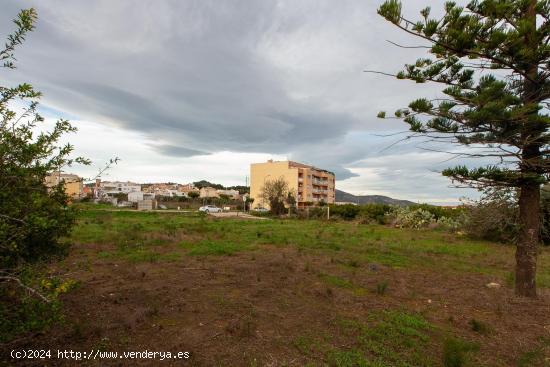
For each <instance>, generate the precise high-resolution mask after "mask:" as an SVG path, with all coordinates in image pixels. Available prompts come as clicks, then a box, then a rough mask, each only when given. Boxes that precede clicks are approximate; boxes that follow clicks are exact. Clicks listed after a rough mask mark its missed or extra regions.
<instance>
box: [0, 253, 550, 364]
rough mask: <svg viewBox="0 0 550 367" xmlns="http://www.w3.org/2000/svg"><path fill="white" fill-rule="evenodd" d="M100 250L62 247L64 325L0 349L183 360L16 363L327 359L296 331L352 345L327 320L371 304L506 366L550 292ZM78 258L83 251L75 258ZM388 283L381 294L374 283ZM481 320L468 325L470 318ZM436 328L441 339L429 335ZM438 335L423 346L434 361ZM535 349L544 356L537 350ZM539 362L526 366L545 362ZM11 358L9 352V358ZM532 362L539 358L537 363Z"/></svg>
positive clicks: (453, 278)
mask: <svg viewBox="0 0 550 367" xmlns="http://www.w3.org/2000/svg"><path fill="white" fill-rule="evenodd" d="M104 247H105V246H99V245H97V246H90V245H87V246H86V248H83V249H78V250H75V251H73V252H72V254H71V255H70V256H69V258H68V259H66V260H65V261H64V262H63V265H61V264H58V265H54V266H53V267H54V268H55V267H61V266H63V267H64V268H63V269H61V268H59V269H56V270H58V271H60V272H68V273H70V275H71V278H73V279H76V280H78V281H80V282H81V286H80V287H79V288H77V289H75V290H73V291H71V292H69V293H68V294H66V295H64V296H63V299H62V301H63V305H64V310H65V311H64V313H65V321H64V323H63V324H61V325H58V326H55V327H54V328H52V329H50V330H48V331H47V332H45V333H43V334H40V335H35V336H33V337H31V338H26V339H23V340H20V341H16V342H15V343H11V344H9V345H5V346H3V347H2V349H3V353H4V352H6V351H8V350H11V349H14V348H32V349H40V348H48V349H51V350H55V349H64V350H69V349H72V350H74V351H89V350H92V349H93V350H97V349H103V350H110V351H119V352H121V351H143V350H148V351H170V352H178V351H188V352H190V354H191V357H190V358H189V359H188V360H185V361H181V360H168V361H162V362H161V361H159V360H135V359H134V360H124V359H122V360H121V359H117V360H116V361H110V360H101V361H97V360H96V361H94V360H86V361H82V362H75V361H72V360H60V359H56V358H52V359H51V360H46V361H32V360H25V361H20V364H21V365H42V366H44V365H48V366H54V365H67V366H73V365H79V364H84V365H116V366H133V365H144V366H145V365H147V366H149V365H151V366H156V365H166V366H171V365H189V366H303V365H306V364H307V363H310V364H311V365H324V364H327V363H328V362H327V359H326V354H325V351H324V350H322V347H321V349H316V348H311V349H310V350H308V351H306V352H304V350H303V349H301V348H299V347H298V346H297V343H296V340H297V338H299V337H301V336H308V337H312V338H315V337H320V336H322V335H330V336H331V339H330V343H331V344H332V345H333V346H334V347H338V348H344V349H345V348H348V347H352V346H353V345H354V344H355V343H356V342H357V341H356V338H355V337H354V336H353V335H347V334H345V333H342V331H341V329H340V328H339V327H338V325H337V322H336V321H337V320H338V319H341V318H350V319H357V320H362V319H366V318H367V317H368V315H369V314H373V312H376V311H381V310H394V309H395V310H399V309H406V310H407V311H408V312H417V313H420V314H422V315H423V316H424V317H425V318H426V319H427V320H428V321H429V322H430V323H432V324H433V325H435V327H436V328H437V329H438V330H442V331H445V330H452V332H453V333H454V334H455V335H459V336H461V337H464V338H465V339H467V340H473V341H477V342H478V343H479V345H480V349H479V351H478V352H477V353H476V356H475V365H484V366H485V365H486V366H516V365H519V364H518V363H520V362H521V361H520V359H521V356H522V355H523V354H524V353H525V352H528V351H531V350H534V349H536V348H537V346H538V345H539V344H540V340H541V338H547V337H550V302H549V301H550V299H549V296H548V294H546V292H543V294H542V295H541V297H540V298H539V299H537V300H525V299H518V298H516V297H514V295H513V291H512V290H511V289H509V288H508V287H506V286H505V285H502V287H500V288H498V289H489V288H487V287H486V284H487V283H489V282H492V281H495V280H496V279H492V278H491V277H490V276H486V275H479V274H460V275H457V273H456V272H452V271H449V272H436V271H433V270H431V271H430V270H425V271H419V270H411V269H406V270H405V269H394V268H388V267H384V266H381V265H378V264H368V265H367V266H363V265H362V266H360V267H356V268H353V267H349V266H344V265H342V263H340V262H338V261H337V259H334V258H332V257H330V256H328V255H323V254H319V255H314V254H306V253H304V252H301V251H299V250H297V249H295V248H291V247H283V248H281V247H271V246H264V247H262V248H261V249H260V250H257V251H253V252H245V253H240V254H236V255H234V256H218V257H207V258H200V257H189V256H187V257H183V258H182V259H181V260H178V261H174V262H163V263H156V262H153V263H137V264H133V263H126V262H123V261H122V260H112V259H101V258H98V257H97V256H87V255H91V254H95V253H97V252H99V251H100V250H102V249H104ZM83 259H88V260H86V261H84V260H83ZM319 274H332V275H335V276H342V277H345V278H346V279H348V280H349V281H350V282H351V283H352V284H353V285H354V287H357V289H362V290H364V291H363V292H356V291H353V290H352V289H348V288H345V287H344V288H343V287H337V286H333V285H330V284H327V283H326V282H324V281H323V279H322V277H320V276H319ZM381 283H386V284H387V289H386V291H385V292H384V294H378V293H377V292H376V289H377V285H379V284H381ZM472 319H475V320H480V321H482V322H483V323H484V324H485V325H489V330H488V332H486V333H479V332H476V331H474V330H472V326H471V324H470V323H471V320H472ZM437 335H442V334H441V333H438V334H437ZM441 348H442V341H441V340H438V339H435V340H433V341H431V342H430V346H429V347H428V349H427V352H426V353H430V354H433V356H434V360H441V357H440V356H441V353H442V351H441ZM543 353H547V350H546V351H543ZM545 357H546V361H545V362H544V360H543V362H541V361H540V359H538V360H537V361H538V362H531V363H535V364H527V365H545V363H548V358H550V356H549V355H545ZM10 363H13V360H12V361H11V362H10ZM541 363H542V364H541Z"/></svg>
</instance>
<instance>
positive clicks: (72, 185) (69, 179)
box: [45, 172, 84, 199]
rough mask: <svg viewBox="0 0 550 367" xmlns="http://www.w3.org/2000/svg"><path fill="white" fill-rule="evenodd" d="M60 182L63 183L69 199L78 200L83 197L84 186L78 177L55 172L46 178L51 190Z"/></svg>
mask: <svg viewBox="0 0 550 367" xmlns="http://www.w3.org/2000/svg"><path fill="white" fill-rule="evenodd" d="M60 182H63V188H64V190H65V194H67V196H68V197H70V198H72V199H78V198H80V197H82V196H83V189H84V184H83V183H82V179H81V178H80V177H78V176H77V175H73V174H70V173H61V172H55V173H52V174H51V175H49V176H46V180H45V183H46V186H47V187H49V188H51V187H54V186H57V185H58V184H59V183H60Z"/></svg>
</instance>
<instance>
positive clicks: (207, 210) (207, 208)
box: [199, 205, 222, 213]
mask: <svg viewBox="0 0 550 367" xmlns="http://www.w3.org/2000/svg"><path fill="white" fill-rule="evenodd" d="M221 211H222V210H221V208H218V207H217V206H216V205H205V206H201V207H200V208H199V212H205V213H220V212H221Z"/></svg>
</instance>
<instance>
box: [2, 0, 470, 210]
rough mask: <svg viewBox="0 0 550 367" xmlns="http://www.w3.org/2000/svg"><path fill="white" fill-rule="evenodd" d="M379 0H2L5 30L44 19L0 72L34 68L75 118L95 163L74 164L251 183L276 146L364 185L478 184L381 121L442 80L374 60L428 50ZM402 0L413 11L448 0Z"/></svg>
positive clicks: (441, 193)
mask: <svg viewBox="0 0 550 367" xmlns="http://www.w3.org/2000/svg"><path fill="white" fill-rule="evenodd" d="M381 1H382V0H378V1H374V0H342V1H337V2H336V1H332V0H327V1H321V0H315V1H301V0H288V1H255V0H248V1H237V0H235V1H216V0H212V1H209V0H196V1H185V0H177V1H165V0H154V1H153V0H151V1H145V0H141V1H122V0H117V1H112V0H109V1H88V0H82V1H74V0H70V1H69V0H67V1H60V0H57V1H54V0H52V1H48V0H40V1H38V0H36V1H12V0H3V1H2V12H1V13H0V34H1V35H2V36H3V37H5V36H6V35H7V34H8V33H9V32H11V31H12V30H13V24H12V23H11V19H13V18H14V17H15V15H16V14H17V12H18V10H19V9H21V8H26V7H31V6H32V7H35V8H36V9H37V11H38V16H39V21H38V23H37V27H36V30H35V32H33V33H31V34H30V35H29V36H28V40H27V41H26V42H25V44H24V45H23V46H21V47H20V48H19V49H18V50H17V52H16V57H17V59H18V62H17V66H18V69H17V70H16V71H9V70H4V71H2V73H1V74H0V82H1V83H2V85H13V84H14V83H20V82H29V83H31V84H33V85H34V86H35V88H36V89H38V90H40V91H42V92H43V94H44V97H43V98H42V112H43V113H44V115H45V116H46V117H47V119H48V121H50V122H51V121H53V120H55V119H56V118H59V117H65V118H69V119H70V120H71V121H72V122H73V123H74V125H75V126H76V127H78V129H79V132H78V133H77V134H75V135H72V136H71V137H70V139H69V140H70V141H71V143H73V144H74V145H75V146H76V152H77V153H78V154H81V155H84V156H87V157H89V158H90V159H92V160H93V162H94V164H93V165H92V166H91V167H84V168H83V167H80V168H79V167H75V168H72V169H71V170H70V171H72V172H75V173H79V174H81V175H84V176H87V177H90V176H93V175H94V173H95V171H96V170H97V169H98V168H99V167H100V166H102V165H103V163H104V162H105V161H106V160H108V159H109V158H111V157H115V156H118V157H120V158H121V161H120V163H119V164H118V165H117V166H116V167H114V168H113V169H112V170H111V171H110V172H109V175H108V176H107V177H105V179H109V180H114V179H119V180H135V181H140V182H160V181H175V182H182V183H186V182H191V181H196V180H199V179H207V180H211V181H215V182H219V183H222V184H226V185H234V184H244V183H245V177H246V176H247V175H248V174H249V164H250V163H253V162H261V161H265V160H267V159H270V158H273V159H292V160H296V161H300V162H304V163H308V164H313V165H316V166H318V167H321V168H325V169H329V170H332V171H334V172H335V173H336V176H337V188H339V189H341V190H344V191H348V192H351V193H354V194H381V195H388V196H392V197H395V198H400V199H409V200H413V201H426V202H434V203H435V202H437V203H440V202H441V203H442V202H456V201H458V199H459V198H460V197H463V196H468V197H473V196H475V192H473V191H470V190H468V191H467V190H463V189H462V190H460V189H455V188H452V187H450V186H451V183H450V181H449V180H448V179H446V178H444V177H442V176H441V174H440V173H438V171H440V170H441V169H443V168H445V167H447V166H449V165H454V164H457V163H462V162H456V161H450V162H449V161H447V160H448V159H449V158H450V156H448V155H445V154H442V153H434V152H428V151H426V150H423V149H421V147H422V145H420V144H419V143H420V141H411V142H405V143H400V144H397V145H392V144H393V143H394V142H396V141H397V140H398V139H399V137H398V136H391V137H388V136H385V135H388V134H392V133H395V132H399V131H406V125H405V124H404V123H403V122H400V121H386V120H379V119H377V118H376V114H377V112H378V111H380V110H388V111H390V112H391V111H394V110H396V109H397V108H399V107H403V106H405V105H407V104H408V102H410V101H411V100H412V99H414V98H415V97H421V96H422V97H428V98H431V97H436V96H438V95H439V91H438V89H437V88H435V87H432V86H427V85H421V86H418V85H415V84H414V83H411V82H407V81H397V80H394V79H391V78H387V77H384V76H380V75H374V74H367V73H364V72H363V70H365V69H373V70H381V71H388V72H396V71H398V70H399V69H400V68H401V67H402V65H403V64H405V63H407V62H413V61H414V60H415V59H416V58H417V57H418V56H421V55H422V53H421V50H418V49H413V50H406V49H401V48H397V47H395V46H392V45H391V44H389V43H388V42H387V41H386V40H391V41H395V42H398V43H402V44H406V45H418V44H420V42H419V41H418V40H417V39H414V38H411V37H409V36H407V35H404V34H403V33H402V32H400V31H399V30H398V29H396V28H395V27H394V26H392V25H391V24H390V23H388V22H386V21H385V20H383V19H382V18H381V17H380V16H378V15H377V14H376V9H377V6H378V5H379V4H380V3H381ZM404 3H405V7H404V8H405V12H407V13H409V14H411V15H412V16H413V17H414V18H416V15H417V14H418V11H419V10H420V9H421V8H422V7H423V6H425V5H430V3H431V5H433V9H434V10H440V8H441V6H442V2H441V1H429V0H407V1H404ZM419 145H420V147H419ZM443 149H444V147H443ZM474 164H475V162H474Z"/></svg>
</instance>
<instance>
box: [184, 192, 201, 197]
mask: <svg viewBox="0 0 550 367" xmlns="http://www.w3.org/2000/svg"><path fill="white" fill-rule="evenodd" d="M187 196H189V197H190V198H191V199H196V198H198V197H199V196H201V194H199V193H198V192H196V191H189V192H188V193H187Z"/></svg>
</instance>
